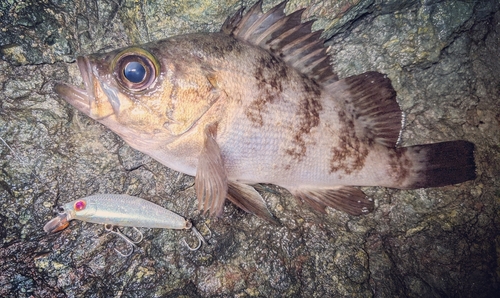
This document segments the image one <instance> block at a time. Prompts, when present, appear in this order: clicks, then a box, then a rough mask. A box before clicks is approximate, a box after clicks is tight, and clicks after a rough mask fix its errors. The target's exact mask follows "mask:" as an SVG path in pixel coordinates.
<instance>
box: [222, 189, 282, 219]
mask: <svg viewBox="0 0 500 298" xmlns="http://www.w3.org/2000/svg"><path fill="white" fill-rule="evenodd" d="M227 198H228V199H229V200H230V201H231V202H233V203H234V204H235V205H236V206H238V207H240V208H241V209H243V210H245V211H246V212H248V213H253V214H255V215H257V216H258V217H260V218H262V219H265V220H267V221H268V222H271V223H274V224H277V223H278V222H277V220H276V219H275V218H274V217H273V215H272V214H271V213H270V212H269V210H268V209H267V207H266V203H265V202H264V199H262V197H261V196H260V194H259V193H258V192H257V191H256V190H255V188H253V187H252V186H250V185H246V184H242V183H237V182H232V181H230V182H229V185H228V195H227Z"/></svg>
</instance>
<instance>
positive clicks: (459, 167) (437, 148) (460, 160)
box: [400, 141, 476, 189]
mask: <svg viewBox="0 0 500 298" xmlns="http://www.w3.org/2000/svg"><path fill="white" fill-rule="evenodd" d="M400 150H404V151H405V155H406V157H407V158H408V159H409V160H410V161H411V163H412V166H411V169H410V170H409V174H410V175H409V178H408V180H406V183H405V185H404V186H403V187H401V188H405V189H414V188H426V187H439V186H445V185H450V184H456V183H461V182H464V181H468V180H474V179H475V178H476V164H475V162H474V144H473V143H471V142H467V141H451V142H443V143H436V144H427V145H418V146H411V147H406V148H401V149H400Z"/></svg>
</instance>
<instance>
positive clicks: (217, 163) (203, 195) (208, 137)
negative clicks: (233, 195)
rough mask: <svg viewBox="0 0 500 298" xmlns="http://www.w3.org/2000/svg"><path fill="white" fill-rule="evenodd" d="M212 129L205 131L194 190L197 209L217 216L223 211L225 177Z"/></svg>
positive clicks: (225, 186)
mask: <svg viewBox="0 0 500 298" xmlns="http://www.w3.org/2000/svg"><path fill="white" fill-rule="evenodd" d="M211 128H212V127H207V128H206V129H205V140H204V144H203V149H202V151H201V153H200V156H199V157H198V167H197V169H196V177H195V181H194V183H195V188H196V197H197V198H198V208H199V209H200V210H201V209H203V210H204V211H205V212H207V211H208V210H210V214H211V215H215V216H219V215H221V214H222V211H223V209H224V201H225V199H226V195H227V190H228V186H227V175H226V169H225V168H224V162H223V160H222V156H221V151H220V148H219V145H218V144H217V142H216V141H215V139H214V136H213V133H212V132H211Z"/></svg>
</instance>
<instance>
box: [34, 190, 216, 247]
mask: <svg viewBox="0 0 500 298" xmlns="http://www.w3.org/2000/svg"><path fill="white" fill-rule="evenodd" d="M60 209H61V210H60V212H59V215H58V216H57V217H55V218H53V219H51V220H50V221H49V222H48V223H47V224H45V226H44V227H43V230H44V231H45V232H47V233H49V234H50V233H55V232H58V231H61V230H63V229H65V228H66V227H67V226H68V225H69V222H70V221H71V220H73V219H78V220H82V221H86V222H90V223H96V224H103V225H105V229H106V230H107V231H108V232H111V233H113V234H116V235H118V236H120V237H122V238H123V239H124V240H125V241H126V242H127V243H128V244H129V245H130V246H131V247H132V251H133V247H135V245H134V244H136V243H139V242H141V240H142V234H141V236H140V239H139V240H136V241H133V240H131V239H129V238H128V237H126V236H125V235H123V234H122V233H121V232H120V231H119V230H117V231H115V230H114V229H113V228H114V226H122V227H134V228H138V227H143V228H160V229H178V230H189V229H191V230H192V231H193V233H194V234H195V235H196V237H197V238H198V240H199V242H198V246H196V247H195V248H191V247H189V246H188V248H189V249H190V250H197V249H198V248H200V246H201V243H202V242H203V243H205V244H206V242H205V239H204V238H203V236H202V235H201V234H200V232H199V231H198V230H197V229H196V228H195V227H194V226H193V224H192V223H191V222H190V221H189V220H187V219H185V218H184V217H182V216H180V215H178V214H176V213H174V212H172V211H170V210H167V209H165V208H163V207H161V206H158V205H156V204H154V203H151V202H149V201H146V200H144V199H141V198H138V197H135V196H129V195H121V194H98V195H93V196H88V197H85V198H82V199H78V200H75V201H72V202H69V203H66V204H64V205H63V206H61V207H60ZM137 231H138V230H137ZM139 233H140V232H139ZM184 242H185V241H184ZM186 245H187V243H186ZM115 250H116V249H115ZM116 251H117V252H118V253H120V254H121V255H123V256H128V255H130V254H131V253H132V251H130V253H128V254H123V253H121V252H120V251H118V250H116Z"/></svg>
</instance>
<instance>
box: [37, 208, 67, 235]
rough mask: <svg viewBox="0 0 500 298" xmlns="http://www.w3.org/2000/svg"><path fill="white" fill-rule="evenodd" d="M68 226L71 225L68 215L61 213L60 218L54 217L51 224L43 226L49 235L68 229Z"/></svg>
mask: <svg viewBox="0 0 500 298" xmlns="http://www.w3.org/2000/svg"><path fill="white" fill-rule="evenodd" d="M68 225H69V220H68V214H67V213H60V214H59V215H58V216H56V217H54V218H53V219H51V220H50V221H49V222H47V223H46V224H45V226H43V230H44V231H45V232H46V233H47V234H52V233H55V232H59V231H62V230H64V229H66V228H67V227H68Z"/></svg>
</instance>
